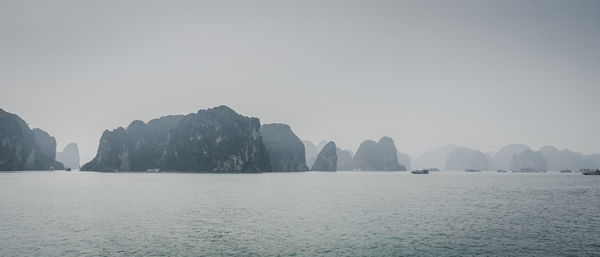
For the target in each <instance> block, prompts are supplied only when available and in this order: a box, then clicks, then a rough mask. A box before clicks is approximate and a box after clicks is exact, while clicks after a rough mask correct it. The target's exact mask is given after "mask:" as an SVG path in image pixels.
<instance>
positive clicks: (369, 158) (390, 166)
mask: <svg viewBox="0 0 600 257" xmlns="http://www.w3.org/2000/svg"><path fill="white" fill-rule="evenodd" d="M354 168H355V169H359V170H363V171H405V170H406V168H405V167H404V166H402V165H400V164H399V163H398V153H397V151H396V147H395V146H394V140H392V139H391V138H389V137H382V138H381V139H379V142H375V141H373V140H366V141H364V142H362V143H361V144H360V146H359V147H358V150H357V151H356V154H355V155H354Z"/></svg>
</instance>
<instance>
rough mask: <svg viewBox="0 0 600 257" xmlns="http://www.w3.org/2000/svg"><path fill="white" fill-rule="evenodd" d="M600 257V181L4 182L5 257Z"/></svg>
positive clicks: (173, 178)
mask: <svg viewBox="0 0 600 257" xmlns="http://www.w3.org/2000/svg"><path fill="white" fill-rule="evenodd" d="M215 255H231V256H272V255H283V256H288V255H294V256H316V255H317V256H472V255H480V256H598V255H600V176H583V175H581V174H577V173H574V174H560V173H539V174H516V173H496V172H479V173H466V172H444V171H442V172H436V173H432V174H429V175H412V174H410V173H407V172H301V173H263V174H185V173H96V172H63V171H55V172H18V173H0V256H215Z"/></svg>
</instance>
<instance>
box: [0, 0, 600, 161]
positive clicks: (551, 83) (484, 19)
mask: <svg viewBox="0 0 600 257" xmlns="http://www.w3.org/2000/svg"><path fill="white" fill-rule="evenodd" d="M599 14H600V3H598V2H593V1H402V2H400V1H375V2H373V1H297V2H289V1H252V2H247V1H215V2H197V1H178V2H177V3H176V4H173V3H167V2H163V1H127V2H123V1H102V2H93V1H53V2H47V1H2V2H1V8H0V33H1V35H2V40H0V56H2V57H1V58H0V103H1V106H0V108H3V109H5V110H6V111H9V112H13V113H18V114H19V115H20V116H21V117H22V118H23V119H24V120H26V121H27V122H29V125H30V126H31V127H40V128H43V129H44V130H46V131H47V132H48V133H49V134H51V135H52V136H54V137H55V138H56V140H57V143H58V146H57V149H58V150H59V151H60V150H61V149H62V148H63V147H64V146H66V145H67V144H68V143H71V142H75V143H77V144H78V145H79V148H80V151H81V161H82V163H85V162H87V161H89V160H90V159H92V158H93V157H94V155H95V154H96V149H97V147H98V140H99V139H100V136H101V135H102V132H103V131H104V130H105V129H114V128H117V127H119V126H127V125H128V124H129V123H130V122H131V121H133V120H143V121H149V120H151V119H153V118H157V117H160V116H164V115H169V114H187V113H191V112H196V111H198V110H199V109H206V108H210V107H214V106H219V105H227V106H229V107H231V108H233V109H234V110H236V111H237V112H239V113H240V114H243V115H246V116H254V117H258V118H260V120H261V123H272V122H279V123H286V124H289V125H290V126H291V128H292V129H293V130H294V132H295V133H296V134H297V135H298V136H299V137H300V138H302V139H309V140H312V141H313V142H319V141H321V140H326V141H329V140H332V141H335V142H336V144H337V145H338V146H339V147H341V148H343V149H352V150H356V149H357V147H358V145H359V144H360V142H362V141H363V140H366V139H378V138H380V137H381V136H384V135H385V136H389V137H392V138H393V139H394V141H395V143H396V147H397V148H398V150H399V151H401V152H405V153H408V154H410V155H411V156H413V157H416V156H418V155H420V154H421V153H423V152H425V151H428V150H431V149H434V148H438V147H440V146H443V145H447V144H457V145H462V146H469V147H471V148H473V149H479V150H481V151H483V152H488V151H497V150H498V149H500V148H501V147H502V146H504V145H507V144H510V143H522V144H526V145H529V146H531V147H532V148H534V149H538V148H539V147H541V146H543V145H554V146H556V147H558V148H559V149H562V148H568V149H571V150H573V151H579V152H584V153H593V152H600V149H599V145H600V137H598V133H597V128H598V127H599V126H600V120H599V119H597V117H596V116H597V110H598V109H599V108H600V102H599V101H598V100H597V98H598V96H599V95H600V87H599V86H598V85H599V82H600V77H599V74H598V70H600V49H599V48H600V47H599V46H600V33H598V27H600V15H599Z"/></svg>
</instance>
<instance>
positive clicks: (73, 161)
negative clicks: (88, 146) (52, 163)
mask: <svg viewBox="0 0 600 257" xmlns="http://www.w3.org/2000/svg"><path fill="white" fill-rule="evenodd" d="M56 161H59V162H61V163H62V164H64V165H65V168H71V169H79V165H80V160H79V147H78V146H77V144H75V143H70V144H68V145H67V146H65V148H64V149H63V151H62V152H58V153H56Z"/></svg>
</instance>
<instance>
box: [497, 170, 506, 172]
mask: <svg viewBox="0 0 600 257" xmlns="http://www.w3.org/2000/svg"><path fill="white" fill-rule="evenodd" d="M496 172H500V173H505V172H507V171H506V170H497V171H496Z"/></svg>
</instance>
